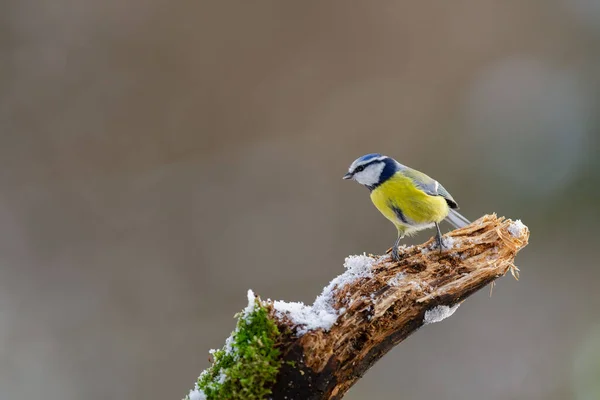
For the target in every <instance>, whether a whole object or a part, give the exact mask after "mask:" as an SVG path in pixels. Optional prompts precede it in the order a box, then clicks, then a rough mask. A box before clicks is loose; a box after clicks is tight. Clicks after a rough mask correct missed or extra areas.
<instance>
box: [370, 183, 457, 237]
mask: <svg viewBox="0 0 600 400" xmlns="http://www.w3.org/2000/svg"><path fill="white" fill-rule="evenodd" d="M371 201H373V204H374V205H375V207H377V209H378V210H379V211H380V212H381V213H382V214H383V215H384V216H385V217H386V218H387V219H389V220H390V221H392V222H393V223H394V225H396V227H398V229H400V228H401V227H411V228H417V229H418V228H420V227H425V226H428V225H431V224H433V223H434V222H440V221H442V220H443V219H444V218H446V216H447V215H448V211H449V208H448V204H447V203H446V200H445V199H444V198H443V197H441V196H430V195H428V194H427V193H425V192H423V191H422V190H421V189H419V188H418V187H417V186H415V184H414V183H413V181H412V179H410V178H408V177H406V176H404V175H402V173H400V172H398V173H396V174H395V175H394V176H392V177H391V178H389V179H388V180H387V181H385V182H384V183H382V184H381V185H379V186H378V187H377V188H375V189H374V190H373V191H372V192H371ZM398 210H399V211H398ZM401 217H403V218H404V221H402V220H401Z"/></svg>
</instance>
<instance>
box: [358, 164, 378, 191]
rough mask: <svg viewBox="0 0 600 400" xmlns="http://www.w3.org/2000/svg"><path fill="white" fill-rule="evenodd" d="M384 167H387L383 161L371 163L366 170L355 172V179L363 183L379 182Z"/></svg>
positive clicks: (373, 183)
mask: <svg viewBox="0 0 600 400" xmlns="http://www.w3.org/2000/svg"><path fill="white" fill-rule="evenodd" d="M383 168H385V164H383V163H380V164H373V165H370V166H368V167H367V168H366V169H365V170H364V171H361V172H359V173H357V174H354V179H355V180H356V182H358V183H360V184H361V185H366V186H374V185H375V184H377V183H378V182H379V177H380V176H381V172H382V171H383Z"/></svg>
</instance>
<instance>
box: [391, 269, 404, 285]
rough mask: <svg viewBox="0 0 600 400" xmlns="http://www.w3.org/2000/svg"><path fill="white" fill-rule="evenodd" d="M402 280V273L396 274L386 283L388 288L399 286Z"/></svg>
mask: <svg viewBox="0 0 600 400" xmlns="http://www.w3.org/2000/svg"><path fill="white" fill-rule="evenodd" d="M402 279H404V273H403V272H398V273H397V274H396V275H394V277H393V278H392V279H390V280H389V281H388V283H387V284H388V285H389V286H398V285H400V281H401V280H402Z"/></svg>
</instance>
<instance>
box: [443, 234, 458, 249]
mask: <svg viewBox="0 0 600 400" xmlns="http://www.w3.org/2000/svg"><path fill="white" fill-rule="evenodd" d="M442 243H443V244H444V249H446V250H450V249H453V248H454V245H455V244H457V243H456V240H455V239H454V238H453V237H452V236H447V237H444V238H443V239H442Z"/></svg>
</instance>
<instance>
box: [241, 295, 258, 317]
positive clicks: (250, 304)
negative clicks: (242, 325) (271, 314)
mask: <svg viewBox="0 0 600 400" xmlns="http://www.w3.org/2000/svg"><path fill="white" fill-rule="evenodd" d="M254 308H256V296H255V295H254V292H253V291H252V289H248V305H247V306H246V308H244V311H243V318H244V319H245V320H246V322H248V317H249V316H250V314H252V312H253V311H254Z"/></svg>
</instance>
